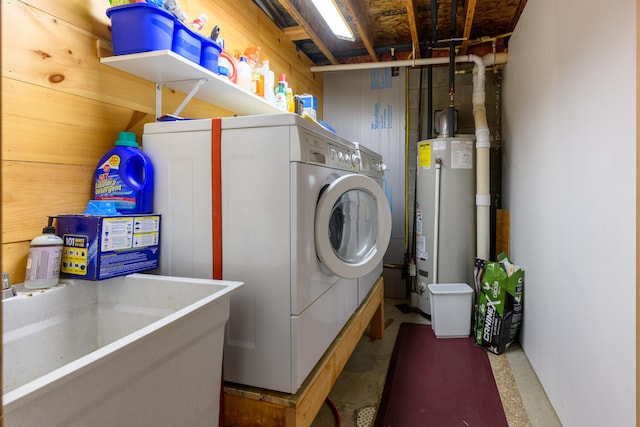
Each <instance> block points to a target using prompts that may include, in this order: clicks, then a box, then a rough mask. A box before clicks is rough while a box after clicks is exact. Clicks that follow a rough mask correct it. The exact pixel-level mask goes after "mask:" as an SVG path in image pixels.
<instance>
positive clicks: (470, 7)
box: [458, 0, 476, 55]
mask: <svg viewBox="0 0 640 427" xmlns="http://www.w3.org/2000/svg"><path fill="white" fill-rule="evenodd" d="M475 13H476V0H468V1H467V5H466V7H465V12H464V16H465V18H464V31H463V33H462V39H463V40H462V46H460V50H459V51H458V54H460V55H466V53H467V49H468V47H469V37H470V36H471V28H472V27H473V16H474V15H475Z"/></svg>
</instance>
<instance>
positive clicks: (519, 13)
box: [509, 0, 527, 33]
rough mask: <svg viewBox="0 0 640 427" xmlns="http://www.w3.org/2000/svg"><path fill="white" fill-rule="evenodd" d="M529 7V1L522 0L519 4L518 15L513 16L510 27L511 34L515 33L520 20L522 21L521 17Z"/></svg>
mask: <svg viewBox="0 0 640 427" xmlns="http://www.w3.org/2000/svg"><path fill="white" fill-rule="evenodd" d="M526 5H527V0H520V2H519V3H518V10H516V13H514V14H513V18H512V19H511V24H510V25H509V32H510V33H511V32H513V30H514V29H515V28H516V24H517V23H518V20H519V19H520V15H522V11H523V10H524V7H525V6H526Z"/></svg>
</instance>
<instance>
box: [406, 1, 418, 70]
mask: <svg viewBox="0 0 640 427" xmlns="http://www.w3.org/2000/svg"><path fill="white" fill-rule="evenodd" d="M416 3H417V0H416V1H414V0H407V19H408V20H409V31H410V32H411V44H412V46H413V55H414V58H415V59H420V38H419V37H418V9H417V4H416Z"/></svg>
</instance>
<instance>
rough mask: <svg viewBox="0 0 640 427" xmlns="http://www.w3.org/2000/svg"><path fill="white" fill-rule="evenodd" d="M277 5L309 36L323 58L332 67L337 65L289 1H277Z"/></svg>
mask: <svg viewBox="0 0 640 427" xmlns="http://www.w3.org/2000/svg"><path fill="white" fill-rule="evenodd" d="M278 3H280V6H282V7H283V8H284V9H285V10H286V11H287V13H288V14H289V15H291V17H292V18H293V19H295V20H296V22H297V23H298V26H299V27H301V28H302V29H304V31H306V33H307V34H308V35H309V38H310V39H311V40H312V41H313V43H315V45H316V46H317V47H318V49H319V50H320V51H321V52H322V53H323V54H324V56H326V57H327V59H328V60H329V62H330V63H331V64H332V65H337V64H338V60H337V59H336V57H335V56H334V55H333V53H331V50H330V49H329V48H328V47H327V45H326V44H325V43H324V42H323V41H322V38H320V36H318V34H317V33H316V32H315V31H314V30H313V27H312V26H311V25H310V24H309V23H308V22H307V20H306V19H305V18H304V17H303V16H302V15H301V14H300V12H298V9H296V8H295V6H294V5H293V4H292V3H291V1H290V0H278Z"/></svg>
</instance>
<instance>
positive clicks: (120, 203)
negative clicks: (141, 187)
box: [94, 154, 136, 209]
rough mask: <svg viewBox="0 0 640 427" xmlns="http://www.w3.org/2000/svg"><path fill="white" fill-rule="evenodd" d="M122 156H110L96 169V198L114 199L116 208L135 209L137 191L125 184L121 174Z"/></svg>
mask: <svg viewBox="0 0 640 427" xmlns="http://www.w3.org/2000/svg"><path fill="white" fill-rule="evenodd" d="M121 163H122V162H121V159H120V156H119V155H117V154H114V155H112V156H110V157H109V158H108V159H107V160H106V161H105V162H104V163H103V164H101V165H99V166H98V169H97V170H96V180H95V191H94V195H95V199H96V200H109V201H113V202H114V204H115V208H116V209H133V208H135V206H136V191H135V190H134V189H132V188H131V187H129V186H128V185H126V184H125V182H124V181H123V180H122V177H121V174H120V167H121Z"/></svg>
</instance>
